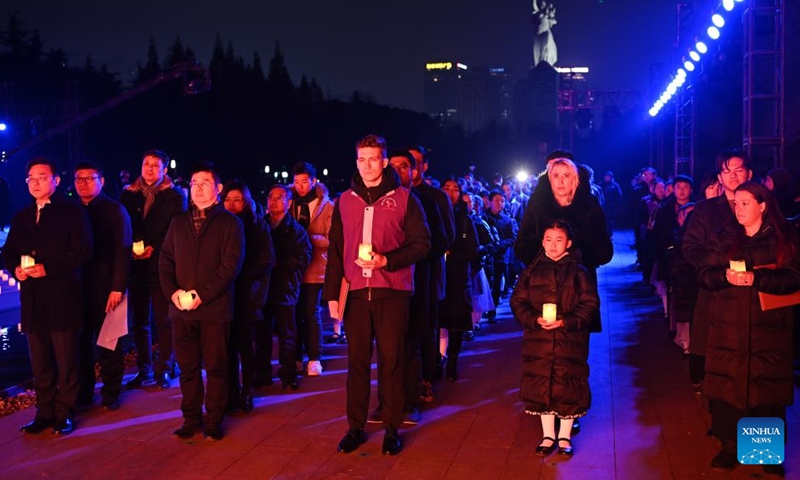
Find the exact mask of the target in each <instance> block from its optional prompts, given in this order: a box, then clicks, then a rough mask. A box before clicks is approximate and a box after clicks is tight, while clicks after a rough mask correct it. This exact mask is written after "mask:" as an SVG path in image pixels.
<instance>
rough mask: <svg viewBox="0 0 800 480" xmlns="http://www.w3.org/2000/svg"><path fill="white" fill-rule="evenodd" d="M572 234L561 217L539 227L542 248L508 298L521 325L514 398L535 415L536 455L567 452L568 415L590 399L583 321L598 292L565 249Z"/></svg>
mask: <svg viewBox="0 0 800 480" xmlns="http://www.w3.org/2000/svg"><path fill="white" fill-rule="evenodd" d="M601 232H605V229H603V230H601ZM572 237H573V234H572V228H571V227H570V226H569V224H567V223H566V222H563V221H555V222H552V223H550V224H548V225H547V226H546V227H545V229H544V232H543V239H542V247H543V248H542V250H541V251H540V252H539V254H538V256H537V257H535V259H534V260H533V261H532V262H531V264H530V265H529V266H528V268H527V269H526V270H525V272H524V273H523V274H522V275H521V276H520V278H519V280H517V285H516V287H515V288H514V293H513V294H512V296H511V302H510V305H511V311H512V312H513V314H514V319H515V320H516V321H517V323H519V324H520V325H522V327H523V329H524V333H523V343H522V359H523V360H522V382H521V386H520V398H521V399H522V400H523V401H524V402H525V413H527V414H529V415H538V416H539V417H540V418H541V421H542V432H543V434H544V435H543V438H542V441H541V442H540V444H539V446H537V447H536V453H537V454H539V455H542V456H545V455H549V454H550V453H552V452H553V451H555V450H556V449H558V453H559V454H560V455H565V456H571V455H572V454H573V447H572V440H571V435H572V423H573V420H574V419H576V418H580V417H582V416H583V415H585V414H586V410H587V409H588V408H589V407H590V405H591V391H590V389H589V365H588V363H587V360H588V358H589V325H590V323H591V320H592V316H593V315H594V313H595V310H597V309H598V308H599V307H600V297H599V296H598V294H597V284H596V283H595V280H594V277H593V276H592V275H591V274H590V273H589V272H588V270H587V269H586V268H585V267H583V266H582V265H580V264H579V262H578V259H577V258H576V256H575V255H572V254H570V253H569V252H568V249H569V247H570V246H571V245H572ZM556 417H558V418H559V419H560V421H561V425H560V427H559V432H558V436H556V431H555V419H556Z"/></svg>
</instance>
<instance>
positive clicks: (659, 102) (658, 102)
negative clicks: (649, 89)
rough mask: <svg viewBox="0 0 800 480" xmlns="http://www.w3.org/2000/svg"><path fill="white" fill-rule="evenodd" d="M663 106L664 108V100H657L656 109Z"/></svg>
mask: <svg viewBox="0 0 800 480" xmlns="http://www.w3.org/2000/svg"><path fill="white" fill-rule="evenodd" d="M662 108H664V102H662V101H661V100H659V101H657V102H656V104H655V109H656V110H661V109H662Z"/></svg>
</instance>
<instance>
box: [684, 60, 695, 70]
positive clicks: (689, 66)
mask: <svg viewBox="0 0 800 480" xmlns="http://www.w3.org/2000/svg"><path fill="white" fill-rule="evenodd" d="M683 68H685V69H686V70H688V71H690V72H693V71H694V63H692V62H690V61H689V60H686V61H685V62H684V63H683Z"/></svg>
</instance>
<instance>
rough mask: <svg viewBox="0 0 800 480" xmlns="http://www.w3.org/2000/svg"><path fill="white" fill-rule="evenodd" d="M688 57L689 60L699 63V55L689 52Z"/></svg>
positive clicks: (692, 51)
mask: <svg viewBox="0 0 800 480" xmlns="http://www.w3.org/2000/svg"><path fill="white" fill-rule="evenodd" d="M689 57H691V59H692V60H694V61H695V62H699V61H700V54H699V53H697V52H695V51H694V50H690V51H689Z"/></svg>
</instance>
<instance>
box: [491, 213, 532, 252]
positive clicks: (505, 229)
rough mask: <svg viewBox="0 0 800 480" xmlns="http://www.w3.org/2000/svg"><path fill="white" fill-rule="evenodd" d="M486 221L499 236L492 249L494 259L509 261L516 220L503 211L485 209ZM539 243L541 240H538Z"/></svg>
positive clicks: (514, 238)
mask: <svg viewBox="0 0 800 480" xmlns="http://www.w3.org/2000/svg"><path fill="white" fill-rule="evenodd" d="M484 218H485V219H486V223H488V224H489V226H490V227H493V228H494V229H495V230H496V231H497V236H498V238H499V240H498V242H497V244H496V246H495V249H494V261H496V262H502V263H511V257H512V253H513V252H512V251H511V247H513V246H514V240H516V238H517V233H518V232H517V222H515V221H514V219H513V218H511V217H509V216H508V215H506V214H505V213H503V212H500V213H499V214H497V215H495V214H494V213H492V211H491V210H487V211H486V216H485V217H484ZM540 243H541V242H540Z"/></svg>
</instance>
